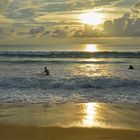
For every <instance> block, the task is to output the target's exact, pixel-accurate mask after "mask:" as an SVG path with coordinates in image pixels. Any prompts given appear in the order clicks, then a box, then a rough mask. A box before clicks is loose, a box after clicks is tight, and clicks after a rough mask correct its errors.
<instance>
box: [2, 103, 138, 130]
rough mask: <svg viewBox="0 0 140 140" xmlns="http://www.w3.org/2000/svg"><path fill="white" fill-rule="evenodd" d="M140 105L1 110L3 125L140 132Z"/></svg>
mask: <svg viewBox="0 0 140 140" xmlns="http://www.w3.org/2000/svg"><path fill="white" fill-rule="evenodd" d="M139 112H140V106H139V105H113V104H105V103H78V104H61V105H52V106H47V105H43V104H38V105H25V106H24V105H18V106H17V105H10V104H9V105H8V104H7V105H5V106H4V107H3V106H0V125H20V126H40V127H47V126H60V127H102V128H121V129H140V113H139Z"/></svg>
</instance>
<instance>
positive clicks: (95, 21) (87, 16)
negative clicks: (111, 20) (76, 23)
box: [80, 11, 104, 25]
mask: <svg viewBox="0 0 140 140" xmlns="http://www.w3.org/2000/svg"><path fill="white" fill-rule="evenodd" d="M103 17H104V16H103V14H101V13H97V12H91V11H90V12H86V13H83V14H81V15H80V22H81V23H84V24H89V25H99V24H102V23H103Z"/></svg>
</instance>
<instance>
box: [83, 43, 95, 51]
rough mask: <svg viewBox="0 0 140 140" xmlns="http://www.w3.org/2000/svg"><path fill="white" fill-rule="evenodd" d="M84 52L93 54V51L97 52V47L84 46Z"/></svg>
mask: <svg viewBox="0 0 140 140" xmlns="http://www.w3.org/2000/svg"><path fill="white" fill-rule="evenodd" d="M85 51H87V52H95V51H97V47H96V45H95V44H86V47H85Z"/></svg>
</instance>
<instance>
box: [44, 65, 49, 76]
mask: <svg viewBox="0 0 140 140" xmlns="http://www.w3.org/2000/svg"><path fill="white" fill-rule="evenodd" d="M43 73H44V74H45V75H50V72H49V70H48V69H47V67H45V70H44V72H43Z"/></svg>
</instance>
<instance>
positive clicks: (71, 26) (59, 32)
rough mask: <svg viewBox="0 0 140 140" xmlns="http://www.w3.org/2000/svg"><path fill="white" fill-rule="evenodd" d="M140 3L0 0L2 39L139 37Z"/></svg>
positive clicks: (121, 0) (131, 0) (135, 0)
mask: <svg viewBox="0 0 140 140" xmlns="http://www.w3.org/2000/svg"><path fill="white" fill-rule="evenodd" d="M139 9H140V0H0V38H6V37H8V38H10V37H12V38H13V37H27V38H28V37H55V38H56V37H122V36H123V37H129V36H137V37H139V36H140V10H139Z"/></svg>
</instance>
